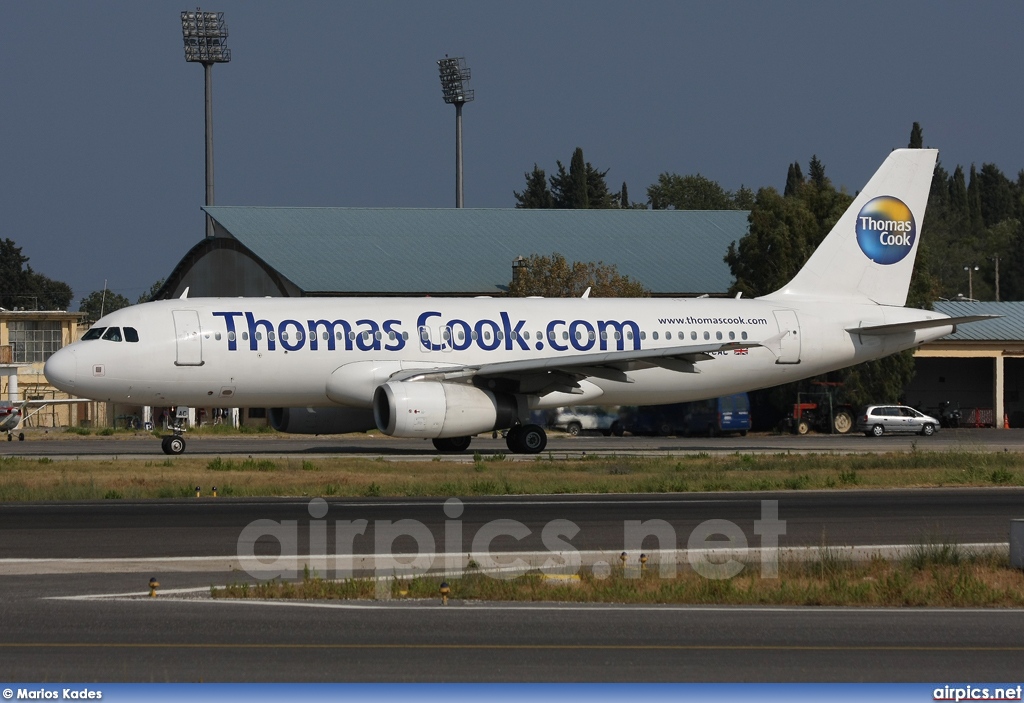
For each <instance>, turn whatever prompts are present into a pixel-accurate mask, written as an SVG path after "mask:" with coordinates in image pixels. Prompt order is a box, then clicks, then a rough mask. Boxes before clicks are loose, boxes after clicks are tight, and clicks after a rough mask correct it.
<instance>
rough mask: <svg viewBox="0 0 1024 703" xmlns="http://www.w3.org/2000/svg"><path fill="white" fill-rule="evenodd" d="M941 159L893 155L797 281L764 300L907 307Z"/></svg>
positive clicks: (916, 152) (932, 152) (920, 153)
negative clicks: (937, 166)
mask: <svg viewBox="0 0 1024 703" xmlns="http://www.w3.org/2000/svg"><path fill="white" fill-rule="evenodd" d="M938 154H939V152H938V150H936V149H896V150H895V151H893V152H892V153H891V154H889V156H888V158H886V160H885V161H884V162H883V163H882V165H881V167H879V169H878V170H877V171H876V172H875V175H874V176H872V177H871V180H870V181H868V184H867V185H866V186H864V190H862V191H861V192H860V193H859V194H858V195H857V197H856V198H854V200H853V204H851V205H850V207H849V208H848V209H847V210H846V212H845V213H843V216H842V217H840V218H839V221H838V222H836V225H835V227H833V228H832V231H831V232H829V233H828V236H826V237H825V239H824V240H823V241H822V242H821V245H819V246H818V248H817V249H816V250H815V251H814V253H813V254H812V255H811V258H809V259H808V260H807V263H806V264H804V267H803V268H802V269H800V271H799V273H797V275H796V276H795V277H794V278H793V280H791V281H790V282H789V283H787V284H786V285H785V286H783V287H782V288H780V289H779V290H777V291H775V292H774V293H771V294H769V295H766V296H764V299H766V300H772V301H777V302H780V303H781V302H785V301H787V300H794V301H795V300H827V299H831V300H847V301H851V302H872V303H875V304H877V305H894V306H898V307H902V306H903V305H905V304H906V302H907V290H908V289H909V288H910V276H911V274H912V273H913V270H914V259H915V258H916V257H917V246H918V242H919V240H920V235H921V225H922V223H923V222H924V211H925V206H926V205H927V203H928V192H929V190H930V189H931V183H932V172H933V171H934V170H935V163H936V161H937V159H938Z"/></svg>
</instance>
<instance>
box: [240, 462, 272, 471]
mask: <svg viewBox="0 0 1024 703" xmlns="http://www.w3.org/2000/svg"><path fill="white" fill-rule="evenodd" d="M239 468H240V469H241V470H242V471H277V468H278V467H277V464H275V463H274V462H272V461H270V460H269V459H246V460H245V461H243V462H242V464H241V466H240V467H239Z"/></svg>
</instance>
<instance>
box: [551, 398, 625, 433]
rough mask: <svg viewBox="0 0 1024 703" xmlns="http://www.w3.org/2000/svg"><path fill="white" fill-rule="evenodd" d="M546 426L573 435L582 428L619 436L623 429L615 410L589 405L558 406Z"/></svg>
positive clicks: (581, 430)
mask: <svg viewBox="0 0 1024 703" xmlns="http://www.w3.org/2000/svg"><path fill="white" fill-rule="evenodd" d="M548 427H554V428H556V429H560V430H565V431H566V432H568V433H569V434H570V435H572V436H573V437H575V436H576V435H578V434H579V433H580V432H583V431H584V430H594V431H597V432H600V433H601V434H603V435H604V436H605V437H608V436H610V435H615V436H616V437H621V436H622V431H623V428H622V421H621V420H620V419H619V414H618V413H617V412H610V411H608V410H606V409H605V408H601V407H597V406H591V405H578V406H573V407H564V408H558V409H557V410H555V413H554V416H553V419H552V420H551V421H550V422H549V423H548Z"/></svg>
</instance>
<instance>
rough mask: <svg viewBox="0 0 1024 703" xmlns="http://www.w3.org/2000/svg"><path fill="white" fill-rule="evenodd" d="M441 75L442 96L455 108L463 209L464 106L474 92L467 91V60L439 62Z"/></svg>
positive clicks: (459, 199) (458, 203)
mask: <svg viewBox="0 0 1024 703" xmlns="http://www.w3.org/2000/svg"><path fill="white" fill-rule="evenodd" d="M437 67H438V70H439V71H440V73H441V95H442V96H443V97H444V101H445V102H446V103H448V104H449V105H454V106H455V207H462V106H463V105H465V104H466V103H468V102H471V101H472V100H473V91H472V90H466V86H465V82H466V81H468V80H469V69H468V68H466V59H464V58H461V57H459V58H448V56H447V55H445V57H444V58H443V59H441V60H440V61H438V62H437Z"/></svg>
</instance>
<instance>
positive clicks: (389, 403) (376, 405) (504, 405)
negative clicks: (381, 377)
mask: <svg viewBox="0 0 1024 703" xmlns="http://www.w3.org/2000/svg"><path fill="white" fill-rule="evenodd" d="M373 417H374V419H375V420H376V422H377V429H379V430H380V431H381V432H383V433H384V434H387V435H391V436H393V437H428V438H439V437H468V436H471V435H475V434H477V433H478V432H490V431H491V430H494V429H498V428H500V427H511V426H512V425H513V424H515V422H516V421H517V420H518V419H519V409H518V403H517V402H516V398H515V396H513V395H510V394H507V393H492V392H491V391H485V390H481V389H479V388H477V387H476V386H471V385H469V384H465V383H439V382H436V381H405V382H403V381H392V382H390V383H385V384H384V385H382V386H378V387H377V389H376V391H374V394H373Z"/></svg>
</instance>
